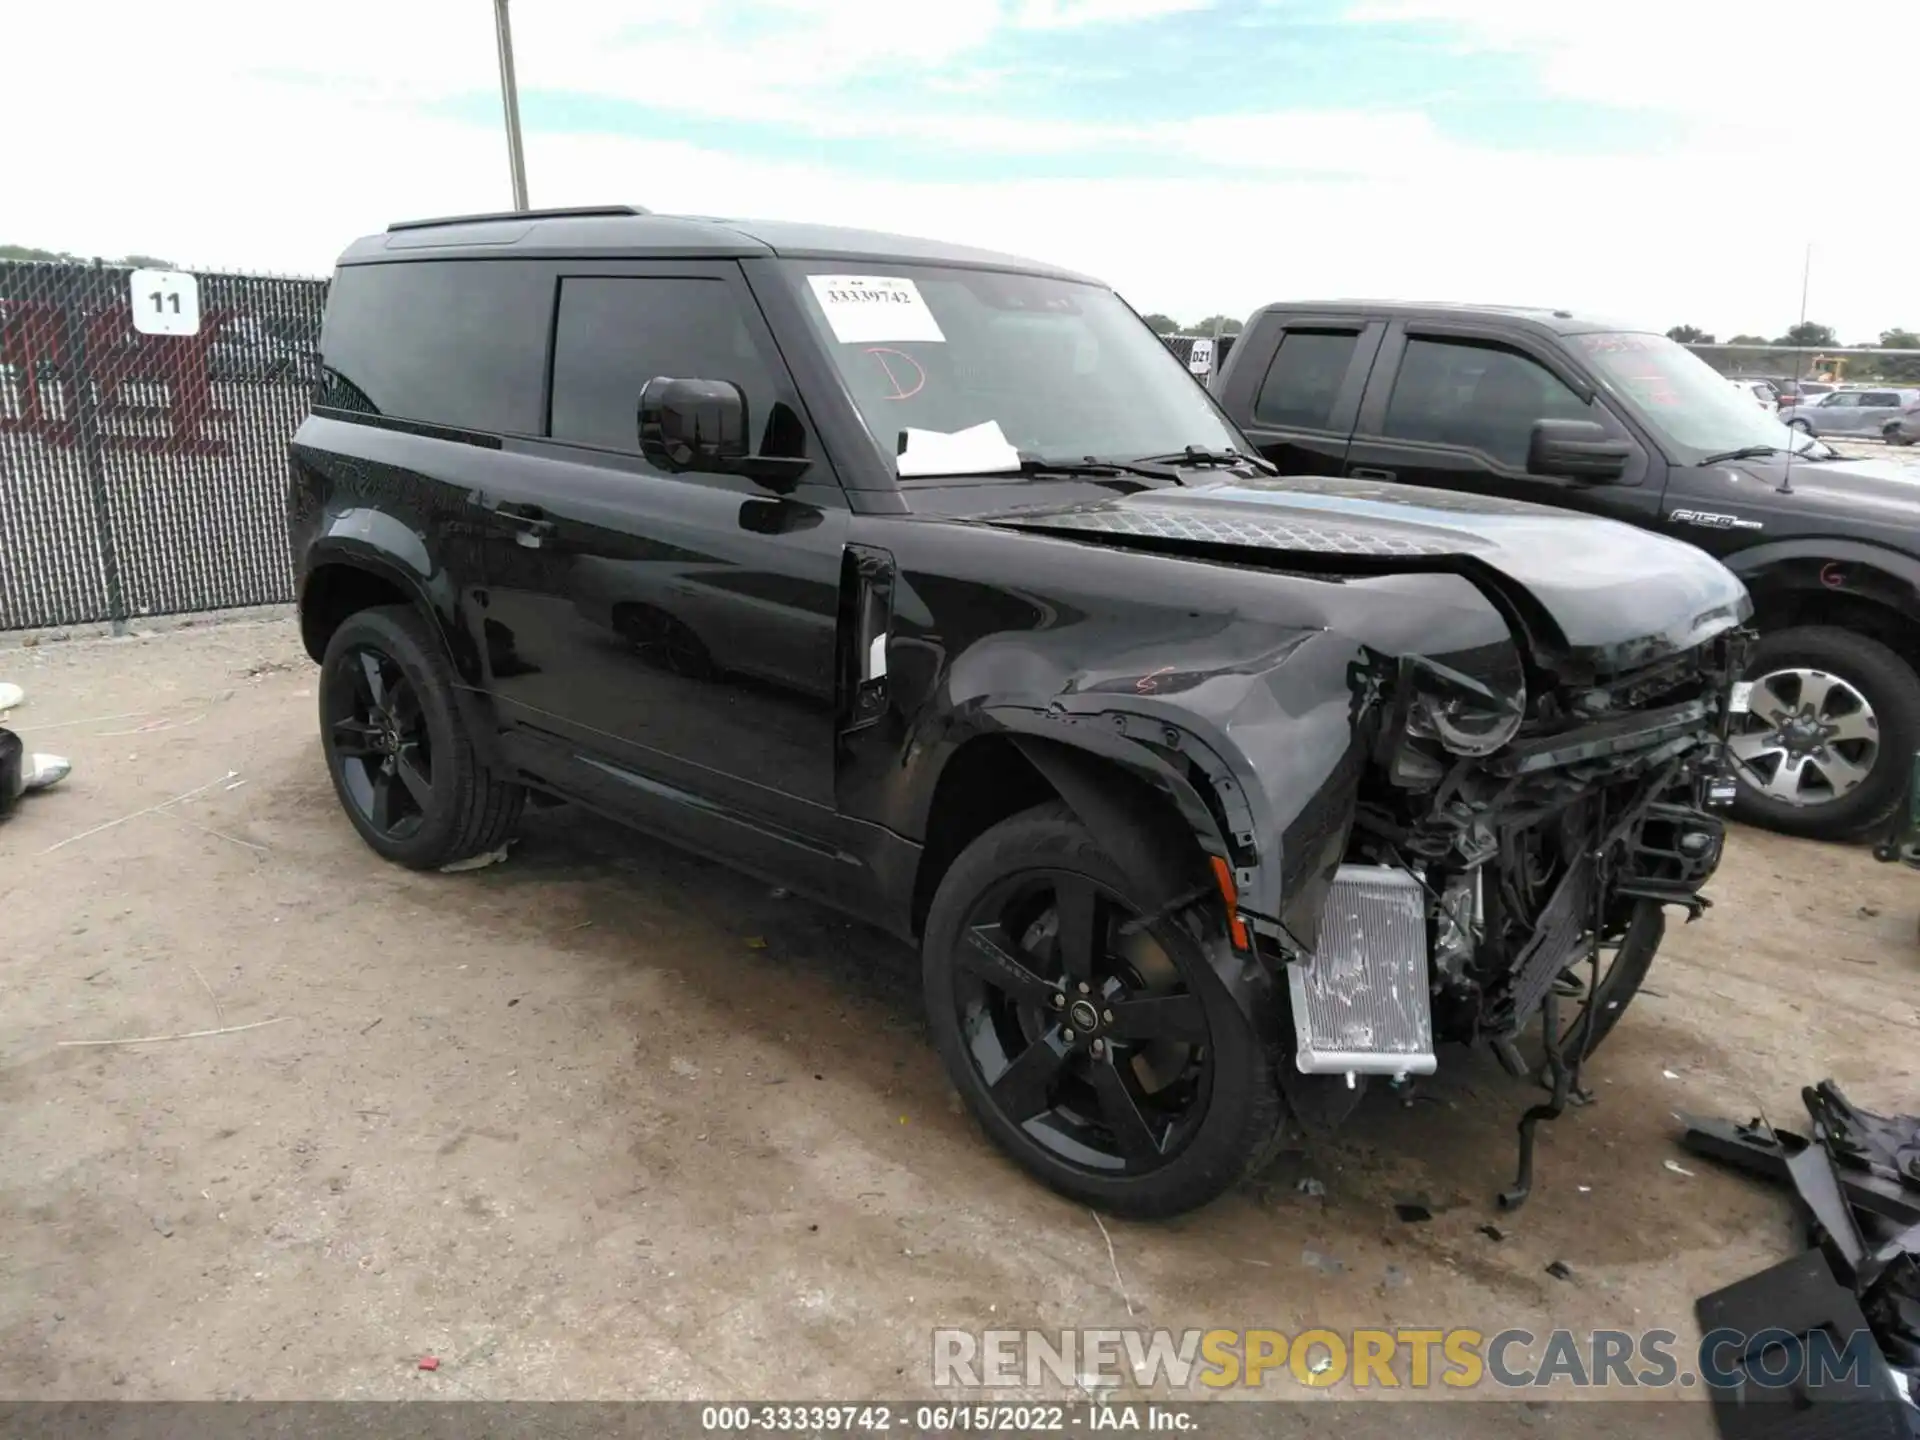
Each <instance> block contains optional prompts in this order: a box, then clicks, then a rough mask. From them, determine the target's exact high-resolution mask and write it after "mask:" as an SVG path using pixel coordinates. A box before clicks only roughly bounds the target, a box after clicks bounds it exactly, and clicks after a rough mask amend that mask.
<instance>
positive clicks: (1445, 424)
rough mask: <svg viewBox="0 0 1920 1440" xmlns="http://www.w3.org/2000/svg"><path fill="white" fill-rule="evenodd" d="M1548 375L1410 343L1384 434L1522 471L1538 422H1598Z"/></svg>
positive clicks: (1497, 357) (1463, 350)
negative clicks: (1468, 451)
mask: <svg viewBox="0 0 1920 1440" xmlns="http://www.w3.org/2000/svg"><path fill="white" fill-rule="evenodd" d="M1599 418H1600V416H1599V415H1597V414H1596V413H1595V412H1594V411H1593V410H1592V409H1591V408H1590V407H1589V406H1587V405H1584V404H1582V403H1581V401H1580V397H1579V396H1577V395H1575V394H1574V393H1573V392H1572V391H1571V390H1569V389H1568V388H1567V387H1566V386H1565V385H1563V384H1562V383H1561V382H1560V381H1559V379H1558V378H1556V377H1555V376H1554V375H1553V374H1552V373H1551V372H1550V371H1548V370H1547V369H1546V368H1545V367H1543V366H1541V365H1538V364H1536V363H1535V362H1534V361H1532V360H1529V359H1527V358H1526V357H1525V356H1523V355H1519V354H1516V353H1515V352H1513V351H1511V350H1502V349H1499V348H1497V347H1495V346H1491V345H1468V344H1464V343H1459V342H1455V341H1446V340H1420V339H1411V340H1409V341H1408V342H1407V353H1406V358H1405V359H1404V360H1402V361H1401V363H1400V374H1399V376H1398V377H1397V378H1396V379H1395V380H1394V384H1393V397H1392V398H1391V399H1390V400H1389V401H1388V402H1387V423H1386V433H1387V435H1388V436H1389V437H1391V438H1393V439H1396V440H1421V441H1427V442H1429V443H1432V444H1437V445H1463V446H1467V447H1470V448H1472V449H1475V450H1480V451H1484V452H1485V453H1486V454H1488V455H1490V456H1492V457H1493V458H1494V459H1496V460H1499V461H1502V462H1504V463H1505V464H1508V465H1512V466H1514V467H1516V468H1520V467H1524V466H1525V465H1526V463H1527V442H1528V439H1529V438H1530V437H1531V435H1532V433H1533V422H1534V421H1536V420H1595V419H1599Z"/></svg>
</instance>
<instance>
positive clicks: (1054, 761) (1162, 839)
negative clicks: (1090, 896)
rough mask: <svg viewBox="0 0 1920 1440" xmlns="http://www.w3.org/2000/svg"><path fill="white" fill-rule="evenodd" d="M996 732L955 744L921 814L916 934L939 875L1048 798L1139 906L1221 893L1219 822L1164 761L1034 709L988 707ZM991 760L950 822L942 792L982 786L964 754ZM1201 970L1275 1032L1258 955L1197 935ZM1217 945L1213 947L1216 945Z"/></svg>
mask: <svg viewBox="0 0 1920 1440" xmlns="http://www.w3.org/2000/svg"><path fill="white" fill-rule="evenodd" d="M990 714H991V718H992V720H993V721H994V722H995V724H994V728H993V729H992V730H989V731H984V732H982V733H980V734H977V735H976V736H975V737H974V738H972V739H970V740H969V741H967V742H966V743H965V744H963V745H961V746H959V747H958V748H957V749H956V750H955V752H954V753H953V754H952V755H951V756H949V757H948V759H947V761H946V762H945V764H944V765H943V767H942V771H941V778H940V782H939V783H937V784H936V789H935V793H934V798H933V804H932V807H931V809H930V811H929V815H928V836H927V839H928V843H927V844H926V846H925V847H924V848H923V850H922V852H921V860H920V865H919V868H918V873H917V874H916V876H915V883H914V893H915V901H914V930H915V933H916V934H917V933H919V932H920V929H921V926H922V925H923V923H924V920H925V916H926V914H927V910H928V908H929V907H930V905H931V902H932V897H933V895H934V893H935V892H936V891H937V890H938V889H939V885H940V881H941V879H942V878H943V877H944V875H945V873H946V870H947V868H948V867H949V866H950V865H951V864H952V862H953V860H954V859H955V858H956V857H957V856H958V855H959V853H960V852H961V851H962V850H964V849H965V848H966V846H967V845H968V844H969V843H970V842H971V841H972V840H973V839H974V838H975V837H976V836H978V835H979V834H982V833H984V832H985V831H986V830H987V829H989V828H991V826H993V825H994V824H997V823H999V821H1001V820H1004V819H1006V818H1008V817H1009V816H1011V815H1013V814H1017V813H1019V812H1020V811H1022V810H1025V809H1027V808H1030V807H1031V806H1032V805H1033V804H1036V803H1040V802H1042V801H1044V800H1047V799H1052V798H1057V799H1059V800H1060V801H1062V802H1063V803H1065V804H1066V806H1067V807H1068V809H1070V810H1071V811H1072V812H1073V813H1074V815H1075V816H1076V818H1078V819H1079V820H1080V822H1081V823H1082V824H1083V825H1085V826H1086V827H1087V828H1088V830H1090V831H1091V832H1092V833H1093V834H1095V835H1098V836H1099V837H1100V842H1101V847H1102V848H1103V849H1104V850H1105V851H1106V852H1107V854H1108V855H1109V856H1110V857H1111V858H1112V860H1113V862H1114V864H1115V866H1116V867H1117V868H1119V870H1120V871H1121V873H1123V874H1124V875H1125V876H1126V877H1127V881H1128V884H1129V885H1130V886H1131V887H1133V888H1134V890H1135V894H1136V896H1137V898H1138V899H1139V902H1140V904H1141V907H1142V908H1143V909H1144V910H1148V911H1154V910H1160V909H1175V910H1177V909H1180V908H1182V907H1183V906H1187V905H1197V904H1204V903H1205V902H1207V901H1210V900H1211V899H1212V897H1213V896H1215V895H1218V894H1219V888H1218V881H1217V880H1216V878H1215V874H1214V867H1213V861H1214V859H1215V858H1216V857H1217V858H1218V859H1221V860H1224V861H1226V863H1227V864H1228V866H1229V867H1231V866H1232V864H1233V854H1232V850H1231V849H1230V847H1229V846H1228V844H1227V841H1226V838H1225V836H1224V835H1223V833H1222V830H1221V825H1220V821H1219V817H1217V816H1216V814H1215V812H1214V811H1213V809H1212V808H1211V807H1210V806H1209V805H1208V803H1207V801H1206V800H1205V799H1203V798H1202V796H1201V794H1200V792H1199V790H1198V789H1197V788H1196V787H1195V786H1194V785H1193V784H1192V783H1191V781H1189V780H1188V779H1187V777H1186V776H1184V775H1182V774H1181V773H1180V772H1179V771H1178V770H1176V769H1175V768H1174V767H1173V766H1172V765H1169V764H1167V763H1166V762H1165V761H1164V760H1162V759H1161V758H1160V757H1159V756H1157V755H1155V754H1154V753H1153V752H1152V751H1150V750H1148V749H1147V748H1146V747H1144V746H1142V745H1140V744H1137V743H1135V742H1133V741H1131V740H1128V739H1126V738H1124V737H1122V736H1120V735H1119V734H1118V733H1117V732H1114V731H1109V730H1107V729H1105V728H1103V727H1100V726H1097V725H1093V724H1088V723H1085V722H1080V723H1072V722H1062V721H1061V720H1060V719H1059V718H1058V717H1050V716H1047V715H1043V714H1039V713H1036V712H1033V711H1028V710H1021V709H1014V708H1011V707H1009V708H1007V709H996V710H995V711H992V712H990ZM985 755H992V757H993V760H992V761H991V762H990V763H991V764H992V765H993V766H994V767H995V772H994V773H993V775H992V782H991V790H990V793H991V794H992V795H993V797H994V801H993V803H991V804H988V805H985V806H975V807H973V808H972V809H971V811H970V814H969V819H968V822H967V823H966V824H964V825H960V826H949V825H946V824H944V823H943V820H944V819H945V818H946V816H947V815H949V814H950V813H951V812H950V811H948V810H947V809H946V807H945V806H943V803H942V800H943V797H942V793H941V788H940V787H941V785H942V784H945V783H946V782H948V781H949V780H950V779H952V780H955V781H956V782H957V783H955V784H953V786H952V791H951V792H950V793H955V794H958V793H966V794H971V793H974V792H975V791H976V790H980V789H982V788H985V787H983V786H982V784H981V783H980V782H982V781H984V780H986V779H987V776H986V774H984V773H983V772H982V768H981V766H980V764H979V763H978V762H976V761H974V760H973V759H972V758H971V757H973V756H985ZM1201 938H1202V940H1203V944H1204V945H1205V948H1206V951H1207V954H1208V956H1209V959H1210V963H1211V964H1212V967H1213V969H1214V971H1215V973H1216V974H1217V975H1218V976H1219V978H1220V980H1221V982H1222V984H1223V985H1224V986H1225V987H1226V989H1227V992H1228V993H1229V994H1230V995H1231V996H1232V998H1233V1000H1234V1003H1235V1005H1236V1006H1237V1007H1238V1008H1239V1010H1240V1011H1241V1013H1242V1014H1243V1015H1245V1016H1246V1017H1247V1019H1248V1021H1249V1022H1250V1023H1251V1024H1252V1025H1253V1026H1254V1028H1255V1030H1256V1032H1257V1033H1258V1034H1260V1035H1261V1036H1262V1037H1263V1039H1268V1040H1271V1039H1272V1038H1274V1037H1275V1036H1276V1034H1277V1027H1278V1024H1279V1021H1280V1019H1281V1007H1280V1006H1279V1005H1278V1004H1277V997H1276V976H1275V973H1274V971H1273V970H1272V969H1271V968H1270V967H1269V965H1268V963H1267V962H1266V961H1265V960H1264V959H1263V958H1262V956H1261V954H1260V952H1259V951H1258V950H1257V949H1256V950H1248V951H1236V950H1235V949H1234V948H1233V947H1232V946H1231V945H1230V944H1229V943H1227V941H1226V938H1225V935H1224V932H1223V933H1222V934H1221V935H1220V936H1217V937H1215V936H1207V937H1201ZM1216 941H1217V943H1215V942H1216Z"/></svg>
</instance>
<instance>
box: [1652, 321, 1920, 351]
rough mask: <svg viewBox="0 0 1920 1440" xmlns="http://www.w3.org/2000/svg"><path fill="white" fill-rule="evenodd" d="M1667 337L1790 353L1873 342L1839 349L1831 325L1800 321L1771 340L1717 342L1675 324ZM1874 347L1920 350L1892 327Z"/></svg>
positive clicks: (1908, 333)
mask: <svg viewBox="0 0 1920 1440" xmlns="http://www.w3.org/2000/svg"><path fill="white" fill-rule="evenodd" d="M1667 338H1668V339H1669V340H1677V341H1678V342H1679V343H1680V344H1682V345H1721V344H1726V345H1777V346H1780V347H1782V348H1783V349H1790V350H1834V349H1853V350H1865V349H1872V348H1873V347H1874V345H1875V343H1876V342H1874V341H1871V340H1868V341H1864V342H1862V343H1860V344H1858V345H1852V346H1842V345H1841V344H1840V339H1839V337H1838V336H1837V335H1835V334H1834V331H1833V327H1832V326H1831V325H1816V324H1814V323H1813V321H1811V320H1806V321H1802V322H1801V323H1800V324H1798V325H1795V326H1793V327H1792V328H1790V329H1789V330H1788V331H1787V333H1786V334H1784V335H1778V336H1775V337H1774V338H1773V339H1771V340H1769V339H1768V338H1767V337H1766V336H1764V335H1735V336H1734V337H1733V338H1732V339H1731V340H1725V341H1721V340H1716V339H1714V337H1713V336H1711V335H1709V334H1708V333H1707V332H1706V331H1705V330H1702V329H1700V328H1699V327H1698V326H1695V325H1676V326H1674V327H1673V328H1672V329H1671V330H1669V331H1667ZM1878 344H1879V347H1880V348H1881V349H1883V350H1920V334H1916V333H1915V332H1914V331H1912V330H1908V329H1905V328H1903V327H1901V326H1897V325H1896V326H1895V327H1894V328H1893V329H1891V330H1882V331H1881V332H1880V339H1879V341H1878Z"/></svg>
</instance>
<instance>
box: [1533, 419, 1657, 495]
mask: <svg viewBox="0 0 1920 1440" xmlns="http://www.w3.org/2000/svg"><path fill="white" fill-rule="evenodd" d="M1632 459H1633V446H1631V445H1629V444H1628V443H1627V442H1626V441H1625V440H1616V439H1614V438H1612V437H1611V436H1609V435H1608V434H1607V430H1606V427H1605V426H1604V425H1597V424H1595V423H1594V422H1593V421H1591V420H1536V421H1534V422H1533V432H1532V434H1531V435H1529V436H1528V437H1527V473H1528V474H1529V475H1544V476H1549V477H1551V478H1553V479H1556V480H1585V481H1589V482H1591V483H1594V484H1602V485H1604V484H1606V483H1607V482H1608V481H1612V480H1618V479H1619V478H1620V477H1621V476H1622V475H1625V474H1626V473H1627V463H1628V462H1629V461H1630V460H1632Z"/></svg>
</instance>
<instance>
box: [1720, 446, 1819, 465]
mask: <svg viewBox="0 0 1920 1440" xmlns="http://www.w3.org/2000/svg"><path fill="white" fill-rule="evenodd" d="M1788 453H1790V452H1788V451H1787V450H1785V449H1783V448H1782V447H1781V446H1778V445H1742V446H1741V447H1740V448H1739V449H1738V450H1724V451H1722V452H1721V453H1720V454H1718V455H1709V456H1707V458H1706V459H1704V460H1702V461H1701V462H1700V463H1701V464H1702V465H1724V464H1726V462H1727V461H1729V460H1764V459H1766V458H1767V456H1769V455H1785V454H1788ZM1791 453H1795V454H1797V453H1798V452H1797V451H1795V452H1791Z"/></svg>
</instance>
